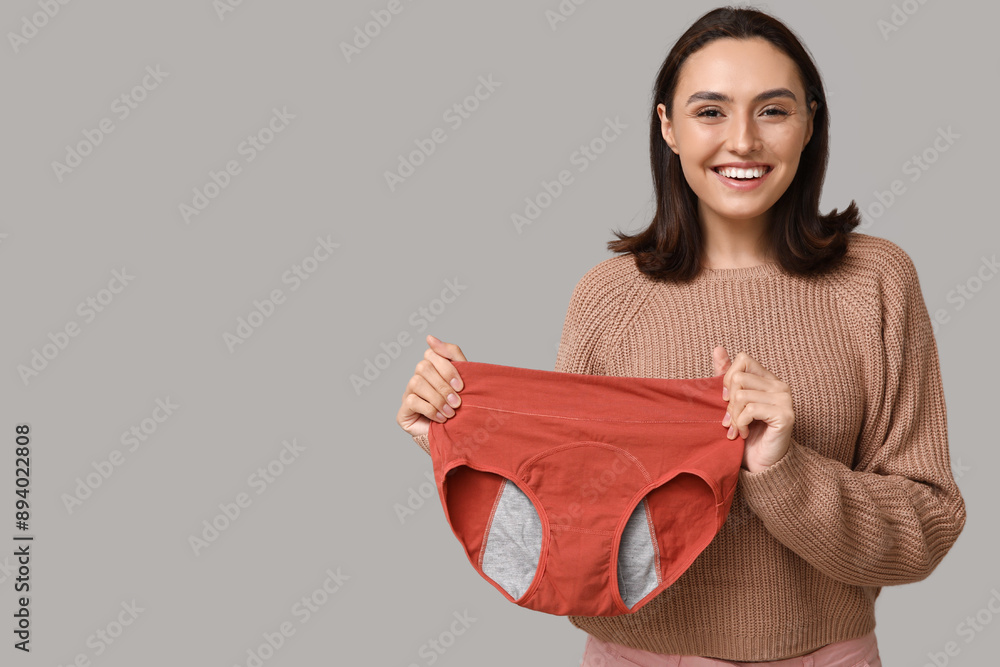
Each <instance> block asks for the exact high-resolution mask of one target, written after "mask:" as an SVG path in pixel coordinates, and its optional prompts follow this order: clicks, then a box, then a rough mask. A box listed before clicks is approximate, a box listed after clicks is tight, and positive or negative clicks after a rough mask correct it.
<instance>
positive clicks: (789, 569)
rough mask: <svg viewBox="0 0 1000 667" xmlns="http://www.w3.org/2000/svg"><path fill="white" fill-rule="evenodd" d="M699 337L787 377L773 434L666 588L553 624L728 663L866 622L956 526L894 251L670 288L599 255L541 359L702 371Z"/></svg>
mask: <svg viewBox="0 0 1000 667" xmlns="http://www.w3.org/2000/svg"><path fill="white" fill-rule="evenodd" d="M716 345H724V346H725V348H726V350H727V352H728V353H729V355H730V357H735V356H736V354H737V353H739V352H746V353H747V354H748V355H750V356H751V357H753V358H754V359H756V360H757V361H758V362H760V363H761V364H762V365H763V366H764V367H765V368H766V369H768V370H769V371H771V372H772V373H774V374H775V375H776V376H777V377H779V378H780V379H782V380H783V381H785V382H787V383H788V384H789V386H790V387H791V394H792V403H793V407H794V410H795V424H794V426H793V428H792V443H791V448H790V449H789V450H788V453H787V454H786V455H785V456H784V457H783V458H782V459H781V460H780V461H778V462H777V463H775V464H774V465H773V466H771V467H770V468H768V469H767V470H764V471H761V472H758V473H750V472H747V471H746V470H741V471H740V478H739V483H738V485H737V490H736V495H735V497H734V499H733V505H732V509H731V511H730V514H729V517H728V519H727V520H726V523H725V525H724V526H723V528H722V529H721V531H720V532H719V533H718V535H717V536H716V537H715V539H714V541H713V542H712V543H711V544H710V545H709V546H708V548H706V549H705V551H703V552H702V553H701V555H700V556H699V557H698V558H697V560H695V562H694V563H693V564H692V565H691V567H690V568H689V569H688V570H687V571H686V572H685V573H684V574H683V575H682V576H681V577H680V579H678V580H677V581H676V582H675V583H674V584H673V585H672V586H671V587H670V588H668V589H666V590H665V591H663V592H662V593H661V594H660V595H659V596H657V597H656V598H654V599H653V600H652V601H651V602H649V603H648V604H646V605H645V606H643V607H642V608H640V609H639V610H638V611H636V612H635V613H633V614H624V615H621V616H614V617H582V616H570V617H568V618H569V620H570V622H571V623H572V624H573V625H575V626H576V627H578V628H581V629H582V630H584V631H586V632H588V633H590V634H592V635H594V636H595V637H598V638H599V639H603V640H605V641H609V642H614V643H617V644H623V645H626V646H631V647H634V648H638V649H642V650H646V651H654V652H658V653H678V654H684V655H700V656H709V657H716V658H722V659H728V660H739V661H759V660H777V659H781V658H787V657H792V656H796V655H801V654H803V653H806V652H809V651H812V650H814V649H816V648H819V647H821V646H823V645H825V644H829V643H832V642H836V641H839V640H842V639H849V638H855V637H859V636H862V635H864V634H866V633H868V632H869V631H870V630H872V629H873V628H874V627H875V610H874V607H875V599H876V597H877V596H878V595H879V592H880V591H881V587H882V586H886V585H892V584H905V583H909V582H915V581H919V580H921V579H924V578H925V577H927V576H928V575H929V574H930V573H931V572H932V571H933V570H934V568H935V567H936V566H937V564H938V563H939V562H940V561H941V559H942V558H943V557H944V555H945V554H946V553H947V552H948V550H949V549H950V548H951V546H952V544H953V543H954V542H955V540H956V538H957V537H958V535H959V533H960V532H961V530H962V528H963V526H964V525H965V504H964V501H963V499H962V496H961V494H960V493H959V490H958V487H957V486H956V484H955V481H954V478H953V476H952V472H951V466H950V460H949V455H948V432H947V417H946V412H945V401H944V393H943V390H942V384H941V375H940V369H939V365H938V353H937V347H936V343H935V341H934V337H933V333H932V330H931V323H930V318H929V316H928V312H927V307H926V305H925V303H924V299H923V295H922V292H921V290H920V285H919V282H918V279H917V274H916V270H915V268H914V265H913V262H912V260H911V259H910V257H909V255H907V254H906V252H905V251H903V250H902V249H901V248H900V247H899V246H897V245H896V244H894V243H892V242H891V241H888V240H886V239H881V238H878V237H875V236H869V235H866V234H861V233H857V232H854V233H852V234H851V235H850V242H849V250H848V255H847V257H846V258H845V261H844V263H843V264H842V266H841V267H840V268H838V269H837V270H835V271H834V272H832V273H828V274H826V275H823V276H820V277H811V278H802V277H795V276H792V275H790V274H788V273H786V272H784V271H783V270H782V269H781V267H780V265H779V264H777V263H773V262H772V263H768V264H762V265H758V266H754V267H750V268H742V269H718V270H708V269H705V270H703V271H702V273H701V274H699V276H698V277H697V278H696V279H695V281H694V282H693V283H690V284H687V285H683V284H670V283H662V282H657V281H653V280H650V279H649V278H647V277H646V276H645V275H643V274H642V273H640V272H639V271H638V270H637V269H636V267H635V263H634V261H633V258H632V255H630V254H625V255H616V256H614V257H611V258H608V259H606V260H604V261H602V262H600V263H599V264H597V265H596V266H594V267H593V268H592V269H590V270H589V271H587V272H586V273H585V274H584V276H583V277H582V278H581V280H580V281H579V283H578V284H577V286H576V289H575V290H574V292H573V295H572V298H571V300H570V304H569V311H568V313H567V315H566V321H565V325H564V327H563V331H562V339H561V342H560V346H559V352H558V357H557V360H556V366H555V370H557V371H563V372H568V373H586V374H591V375H613V376H622V377H655V378H696V377H705V376H710V375H713V374H714V370H713V365H712V348H713V347H714V346H716ZM458 409H459V410H461V407H459V408H458ZM724 412H725V411H724V409H720V412H719V421H720V423H721V421H722V417H723V414H724ZM414 440H415V441H416V442H417V443H418V444H419V445H420V446H421V447H422V448H423V449H424V450H425V451H428V452H429V449H428V443H427V437H426V436H415V437H414Z"/></svg>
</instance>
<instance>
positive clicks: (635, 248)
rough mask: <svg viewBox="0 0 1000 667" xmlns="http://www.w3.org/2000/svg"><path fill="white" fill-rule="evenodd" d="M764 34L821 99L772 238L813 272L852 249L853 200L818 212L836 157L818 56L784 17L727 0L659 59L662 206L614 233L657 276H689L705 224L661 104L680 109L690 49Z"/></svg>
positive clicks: (799, 267) (775, 212)
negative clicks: (669, 138) (677, 95)
mask: <svg viewBox="0 0 1000 667" xmlns="http://www.w3.org/2000/svg"><path fill="white" fill-rule="evenodd" d="M724 37H729V38H734V39H751V38H755V37H759V38H763V39H766V40H767V41H769V42H770V43H771V44H773V45H774V46H776V47H777V48H778V49H780V50H781V51H783V52H784V53H785V54H786V55H787V56H788V57H789V58H791V59H792V60H793V61H794V62H795V64H796V65H797V66H798V71H799V74H800V76H801V77H802V80H803V83H804V87H805V89H806V105H807V106H809V105H811V104H812V101H813V100H816V101H817V103H818V104H817V107H816V111H815V112H814V116H813V134H812V137H811V138H810V140H809V143H808V144H807V145H806V148H805V149H804V150H803V151H802V156H801V159H800V162H799V167H798V170H797V171H796V173H795V177H794V178H793V179H792V182H791V183H790V184H789V186H788V189H787V190H786V191H785V192H784V193H783V194H782V195H781V197H780V198H779V199H778V201H776V202H775V203H774V206H773V207H772V219H771V225H770V229H769V230H768V241H769V244H770V247H771V249H772V251H773V254H774V257H775V259H776V261H777V262H778V263H779V264H780V265H781V266H782V267H783V268H784V269H785V270H787V271H789V272H791V273H794V274H800V275H808V274H814V273H820V272H822V271H825V270H826V269H829V268H831V267H832V266H834V265H835V264H836V263H837V262H839V261H840V259H841V258H842V257H843V256H844V254H845V253H846V252H847V238H848V234H849V233H850V231H851V230H852V229H854V228H855V227H857V226H858V224H859V223H860V213H859V211H858V207H857V205H856V204H855V203H854V202H853V201H852V202H851V204H850V206H848V207H847V208H846V209H845V210H844V211H843V212H842V213H838V212H837V209H833V211H832V212H830V213H829V214H827V215H820V213H819V199H820V194H821V191H822V188H823V179H824V178H825V176H826V165H827V161H828V159H829V147H828V144H829V124H830V120H829V115H828V113H827V109H826V104H825V99H826V96H825V93H824V89H823V80H822V79H821V78H820V75H819V71H818V70H817V69H816V65H815V64H814V63H813V61H812V58H811V57H810V55H809V53H808V52H807V51H806V49H805V47H804V46H803V45H802V43H801V42H800V41H799V40H798V38H797V37H796V36H795V34H794V33H792V31H791V30H789V29H788V28H787V27H786V26H785V25H784V24H783V23H782V22H781V21H779V20H778V19H776V18H774V17H772V16H769V15H767V14H764V13H763V12H760V11H757V10H755V9H750V8H739V7H720V8H718V9H713V10H712V11H710V12H708V13H707V14H705V15H704V16H702V17H701V18H699V19H698V20H697V21H695V22H694V24H693V25H692V26H691V27H690V28H688V30H687V32H685V33H684V34H683V35H681V37H680V38H679V39H678V40H677V42H676V43H675V44H674V46H673V48H672V49H671V50H670V53H669V54H667V58H666V60H664V61H663V65H662V66H661V67H660V71H659V74H657V77H656V83H655V85H654V88H653V102H652V107H653V110H652V114H651V118H650V125H649V158H650V164H651V167H652V172H653V184H654V187H655V189H656V214H655V215H654V216H653V220H652V222H650V224H649V227H647V228H646V229H645V230H643V231H641V232H638V233H636V234H634V235H628V234H623V233H622V232H619V231H613V233H614V235H615V236H617V237H618V239H617V240H615V241H608V249H609V250H612V251H614V252H619V253H621V252H631V253H633V254H634V255H635V264H636V267H637V268H638V269H639V270H640V271H642V272H643V273H644V274H646V275H647V276H649V277H650V278H653V279H655V280H680V281H687V280H690V279H691V278H693V277H695V276H696V275H697V274H698V272H699V271H700V270H701V259H700V258H701V254H702V249H703V248H702V246H703V239H702V231H701V226H700V225H699V224H698V213H697V211H698V206H697V203H698V200H697V196H696V195H695V193H694V191H693V190H692V189H691V186H690V185H688V183H687V180H686V179H685V178H684V172H683V171H682V170H681V163H680V157H679V156H678V155H677V154H675V153H674V152H673V151H672V150H670V147H669V146H667V143H666V142H665V141H664V139H663V134H662V132H661V123H660V117H659V115H658V114H657V112H656V106H657V104H659V103H661V102H662V103H663V104H664V106H665V107H666V116H667V117H668V118H670V117H672V116H673V108H672V107H673V98H674V92H675V90H676V88H677V79H678V76H679V74H680V71H681V66H682V65H683V64H684V61H685V60H687V58H688V56H690V55H691V54H692V53H694V52H695V51H697V50H698V49H700V48H702V47H703V46H705V45H707V44H708V43H710V42H712V41H713V40H716V39H720V38H724Z"/></svg>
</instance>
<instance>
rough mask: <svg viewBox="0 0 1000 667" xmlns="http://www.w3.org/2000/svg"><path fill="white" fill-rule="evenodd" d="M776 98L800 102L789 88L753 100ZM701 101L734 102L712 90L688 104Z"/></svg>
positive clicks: (696, 96)
mask: <svg viewBox="0 0 1000 667" xmlns="http://www.w3.org/2000/svg"><path fill="white" fill-rule="evenodd" d="M775 97H790V98H792V100H794V101H796V102H798V99H796V97H795V93H793V92H792V91H790V90H789V89H788V88H772V89H771V90H765V91H764V92H763V93H760V94H759V95H757V97H755V98H753V100H752V101H753V102H764V101H765V100H770V99H774V98H775ZM700 100H707V101H711V102H732V101H733V99H732V98H731V97H729V95H726V94H725V93H717V92H715V91H712V90H700V91H698V92H697V93H695V94H694V95H692V96H691V97H689V98H688V100H687V104H693V103H694V102H698V101H700Z"/></svg>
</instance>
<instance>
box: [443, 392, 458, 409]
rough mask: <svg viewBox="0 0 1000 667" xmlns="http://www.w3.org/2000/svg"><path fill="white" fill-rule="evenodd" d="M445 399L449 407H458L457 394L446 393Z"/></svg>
mask: <svg viewBox="0 0 1000 667" xmlns="http://www.w3.org/2000/svg"><path fill="white" fill-rule="evenodd" d="M445 400H447V401H448V405H450V406H451V407H453V408H457V407H458V396H456V395H455V394H448V397H447V398H446V399H445Z"/></svg>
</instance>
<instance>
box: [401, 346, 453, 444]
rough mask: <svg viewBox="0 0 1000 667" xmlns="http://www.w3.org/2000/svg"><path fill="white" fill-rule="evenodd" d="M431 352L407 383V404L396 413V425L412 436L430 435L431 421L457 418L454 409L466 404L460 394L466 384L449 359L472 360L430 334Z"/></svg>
mask: <svg viewBox="0 0 1000 667" xmlns="http://www.w3.org/2000/svg"><path fill="white" fill-rule="evenodd" d="M427 345H428V347H427V351H426V352H424V358H423V359H422V360H421V361H420V362H418V363H417V368H416V370H415V371H414V373H413V377H411V378H410V381H409V382H407V383H406V391H405V392H403V403H402V405H401V406H400V407H399V412H397V413H396V423H397V424H399V427H400V428H401V429H403V430H404V431H406V432H407V433H409V434H410V435H411V436H412V435H427V432H428V431H429V430H430V427H431V420H432V419H433V420H434V421H436V422H444V421H445V420H447V419H449V418H451V417H454V416H455V410H454V408H457V407H458V406H459V405H461V404H462V399H461V398H459V396H458V392H460V391H462V389H463V388H464V387H465V385H464V384H463V383H462V377H461V376H460V375H459V374H458V371H457V370H455V366H454V365H452V363H451V361H449V360H457V361H468V359H466V358H465V355H464V354H462V350H461V349H460V348H459V347H458V346H457V345H454V344H452V343H445V342H443V341H440V340H438V339H437V338H435V337H434V336H431V335H430V334H428V335H427Z"/></svg>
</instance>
